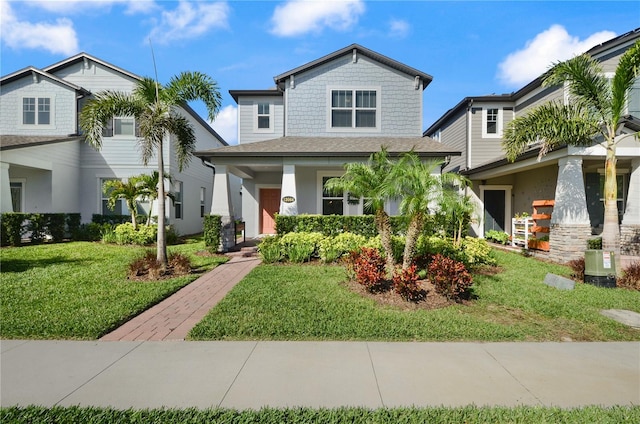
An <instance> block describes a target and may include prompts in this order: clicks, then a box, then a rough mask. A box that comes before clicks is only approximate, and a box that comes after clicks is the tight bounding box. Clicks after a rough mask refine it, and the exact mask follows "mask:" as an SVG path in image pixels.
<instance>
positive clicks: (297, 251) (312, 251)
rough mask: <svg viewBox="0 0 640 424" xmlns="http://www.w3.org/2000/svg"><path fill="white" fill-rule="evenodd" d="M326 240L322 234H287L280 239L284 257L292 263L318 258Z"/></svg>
mask: <svg viewBox="0 0 640 424" xmlns="http://www.w3.org/2000/svg"><path fill="white" fill-rule="evenodd" d="M323 239H324V236H323V235H322V234H321V233H305V232H300V233H287V234H285V235H283V236H281V237H280V241H279V243H280V248H281V251H282V254H283V256H285V257H287V258H288V259H289V260H291V262H296V263H300V262H305V261H308V260H310V259H311V258H312V257H314V256H316V257H317V256H318V250H319V246H320V243H321V242H322V240H323Z"/></svg>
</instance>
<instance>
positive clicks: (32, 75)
mask: <svg viewBox="0 0 640 424" xmlns="http://www.w3.org/2000/svg"><path fill="white" fill-rule="evenodd" d="M31 78H33V83H34V84H37V83H38V74H37V73H36V72H34V71H31Z"/></svg>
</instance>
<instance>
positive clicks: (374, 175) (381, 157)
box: [324, 147, 395, 275]
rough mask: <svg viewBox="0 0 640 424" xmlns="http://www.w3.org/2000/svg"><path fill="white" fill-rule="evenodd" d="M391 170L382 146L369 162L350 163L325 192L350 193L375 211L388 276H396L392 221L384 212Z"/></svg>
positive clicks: (387, 198) (326, 185) (329, 182)
mask: <svg viewBox="0 0 640 424" xmlns="http://www.w3.org/2000/svg"><path fill="white" fill-rule="evenodd" d="M392 167H393V163H392V162H391V160H390V159H389V153H388V152H387V149H386V148H385V147H382V149H381V150H380V151H379V152H374V153H372V154H371V156H369V160H368V162H366V163H355V162H352V163H347V164H346V165H345V173H344V174H343V175H342V176H341V177H339V178H331V179H330V180H328V181H327V182H326V183H325V185H324V188H325V190H327V191H328V192H330V193H333V194H341V193H344V192H348V193H350V195H352V196H354V197H362V198H363V199H364V207H365V208H367V209H370V210H373V213H374V221H375V224H376V229H377V230H378V233H379V234H380V238H381V240H382V248H383V250H384V252H385V258H386V271H387V273H388V274H389V275H392V274H393V267H394V265H395V261H394V258H393V248H392V243H391V236H392V230H391V221H390V219H389V215H388V214H387V212H386V211H385V210H384V205H385V203H386V202H387V200H389V196H387V195H386V194H385V193H384V190H383V188H384V186H385V185H386V184H387V179H388V178H389V173H390V172H391V168H392Z"/></svg>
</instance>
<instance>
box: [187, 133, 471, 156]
mask: <svg viewBox="0 0 640 424" xmlns="http://www.w3.org/2000/svg"><path fill="white" fill-rule="evenodd" d="M382 146H386V147H387V150H388V151H389V153H390V154H391V155H397V154H399V153H403V152H408V151H410V150H411V149H413V150H414V151H415V152H416V153H417V154H418V155H420V156H432V157H442V156H449V155H452V156H460V154H461V153H460V151H458V150H452V149H450V148H449V147H447V146H444V145H442V144H441V143H438V142H437V141H435V140H433V139H431V138H426V137H281V138H276V139H273V140H265V141H258V142H255V143H245V144H239V145H236V146H227V147H221V148H218V149H211V150H204V151H200V152H196V156H198V157H243V156H271V157H273V156H283V157H304V156H307V157H308V156H315V157H318V156H354V157H359V156H369V155H370V154H371V153H373V152H377V151H379V150H380V148H381V147H382Z"/></svg>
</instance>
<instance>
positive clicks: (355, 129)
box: [326, 85, 382, 133]
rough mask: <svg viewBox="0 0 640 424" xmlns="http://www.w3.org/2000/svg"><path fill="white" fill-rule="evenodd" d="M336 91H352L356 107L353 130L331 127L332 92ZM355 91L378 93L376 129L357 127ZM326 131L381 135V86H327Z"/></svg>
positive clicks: (353, 108)
mask: <svg viewBox="0 0 640 424" xmlns="http://www.w3.org/2000/svg"><path fill="white" fill-rule="evenodd" d="M334 90H346V91H349V90H350V91H352V92H353V94H354V96H353V101H354V105H353V107H352V110H353V111H354V117H353V120H352V123H351V125H352V126H351V128H348V127H335V128H334V127H332V126H331V92H332V91H334ZM355 91H375V92H376V126H375V127H374V128H370V127H356V126H355V125H356V120H355ZM326 105H327V106H326V108H327V115H326V130H327V132H356V133H379V132H381V131H382V121H381V116H382V114H381V110H382V87H381V86H363V87H354V86H336V85H329V86H327V95H326Z"/></svg>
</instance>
